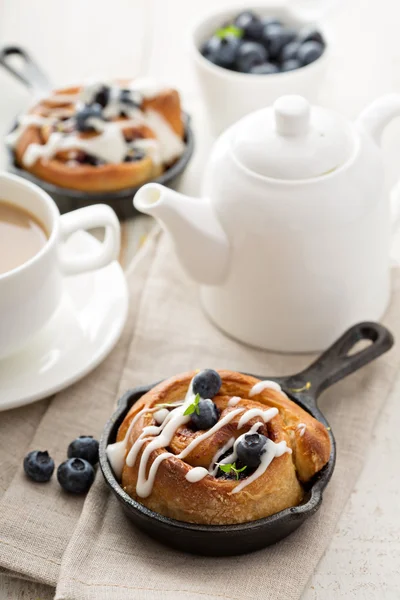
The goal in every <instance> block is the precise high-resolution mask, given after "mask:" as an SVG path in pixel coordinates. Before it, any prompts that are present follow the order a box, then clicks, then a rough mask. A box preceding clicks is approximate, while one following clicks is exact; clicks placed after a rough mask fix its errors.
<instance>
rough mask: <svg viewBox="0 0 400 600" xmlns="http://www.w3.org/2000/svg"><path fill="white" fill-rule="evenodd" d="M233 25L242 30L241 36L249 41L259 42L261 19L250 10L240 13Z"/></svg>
mask: <svg viewBox="0 0 400 600" xmlns="http://www.w3.org/2000/svg"><path fill="white" fill-rule="evenodd" d="M234 24H235V25H236V27H239V29H242V30H243V35H244V37H245V38H246V39H249V40H256V41H257V40H259V39H260V37H261V32H262V29H263V24H262V22H261V19H260V18H259V17H258V16H257V15H256V14H255V13H254V12H252V11H251V10H245V11H243V12H241V13H240V14H239V15H238V16H237V17H236V19H235V21H234Z"/></svg>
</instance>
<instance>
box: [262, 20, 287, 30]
mask: <svg viewBox="0 0 400 600" xmlns="http://www.w3.org/2000/svg"><path fill="white" fill-rule="evenodd" d="M261 22H262V24H263V28H265V27H268V26H269V25H279V27H283V24H282V21H280V20H279V19H276V18H275V17H264V19H261Z"/></svg>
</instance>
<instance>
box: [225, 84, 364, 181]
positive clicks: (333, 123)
mask: <svg viewBox="0 0 400 600" xmlns="http://www.w3.org/2000/svg"><path fill="white" fill-rule="evenodd" d="M353 146H354V140H353V135H352V130H351V126H350V125H349V124H348V123H347V121H346V120H345V119H344V118H343V117H341V116H340V115H338V114H337V113H335V112H333V111H331V110H327V109H325V108H322V107H320V106H311V105H310V104H309V103H308V101H307V100H306V99H305V98H303V97H302V96H282V97H281V98H278V100H277V101H276V102H275V104H274V105H273V106H272V107H270V108H265V109H262V110H259V111H257V112H254V113H251V114H250V115H247V116H246V117H244V119H241V120H240V121H239V122H238V123H237V125H234V126H233V129H232V151H233V153H234V154H235V156H236V159H237V160H238V161H239V162H240V163H241V164H242V165H243V166H245V167H247V169H250V170H251V171H253V172H254V173H257V174H258V175H262V176H264V177H270V178H274V179H286V180H294V179H309V178H312V177H319V176H321V175H325V174H327V173H330V172H332V171H334V170H335V169H337V168H338V167H340V166H341V165H343V164H344V163H345V162H346V161H347V160H348V159H349V157H350V155H351V153H352V150H353Z"/></svg>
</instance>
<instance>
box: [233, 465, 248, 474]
mask: <svg viewBox="0 0 400 600" xmlns="http://www.w3.org/2000/svg"><path fill="white" fill-rule="evenodd" d="M245 469H247V466H246V465H245V466H244V467H242V468H241V469H236V468H235V471H236V473H242V472H243V471H244V470H245Z"/></svg>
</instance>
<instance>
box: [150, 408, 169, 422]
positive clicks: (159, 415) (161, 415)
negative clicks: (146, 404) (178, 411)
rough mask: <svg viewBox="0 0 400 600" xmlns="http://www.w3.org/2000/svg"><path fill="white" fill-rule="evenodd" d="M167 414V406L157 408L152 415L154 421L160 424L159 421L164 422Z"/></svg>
mask: <svg viewBox="0 0 400 600" xmlns="http://www.w3.org/2000/svg"><path fill="white" fill-rule="evenodd" d="M168 415H169V410H168V408H160V410H158V411H157V412H155V413H154V415H153V417H154V420H155V422H156V423H157V424H158V425H161V423H164V421H165V419H166V418H167V417H168Z"/></svg>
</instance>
